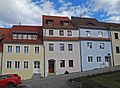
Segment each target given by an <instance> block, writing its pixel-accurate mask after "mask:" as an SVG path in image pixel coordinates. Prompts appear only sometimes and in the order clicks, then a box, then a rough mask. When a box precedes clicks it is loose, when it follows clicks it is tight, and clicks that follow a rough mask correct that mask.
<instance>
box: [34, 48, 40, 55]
mask: <svg viewBox="0 0 120 88" xmlns="http://www.w3.org/2000/svg"><path fill="white" fill-rule="evenodd" d="M39 51H40V50H39V46H35V54H39Z"/></svg>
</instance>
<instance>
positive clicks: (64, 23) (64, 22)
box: [61, 21, 69, 26]
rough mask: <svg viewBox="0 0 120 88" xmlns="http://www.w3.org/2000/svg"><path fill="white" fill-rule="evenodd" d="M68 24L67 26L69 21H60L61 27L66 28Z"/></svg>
mask: <svg viewBox="0 0 120 88" xmlns="http://www.w3.org/2000/svg"><path fill="white" fill-rule="evenodd" d="M68 24H69V21H61V25H62V26H68Z"/></svg>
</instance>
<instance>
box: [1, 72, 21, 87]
mask: <svg viewBox="0 0 120 88" xmlns="http://www.w3.org/2000/svg"><path fill="white" fill-rule="evenodd" d="M21 83H22V81H21V77H20V76H19V75H18V74H6V75H1V76H0V88H12V87H15V86H17V85H19V84H21Z"/></svg>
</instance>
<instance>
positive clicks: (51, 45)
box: [49, 43, 54, 51]
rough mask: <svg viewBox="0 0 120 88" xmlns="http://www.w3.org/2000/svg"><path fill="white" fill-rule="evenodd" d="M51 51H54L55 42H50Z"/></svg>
mask: <svg viewBox="0 0 120 88" xmlns="http://www.w3.org/2000/svg"><path fill="white" fill-rule="evenodd" d="M49 51H54V44H52V43H50V44H49Z"/></svg>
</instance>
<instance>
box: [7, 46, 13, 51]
mask: <svg viewBox="0 0 120 88" xmlns="http://www.w3.org/2000/svg"><path fill="white" fill-rule="evenodd" d="M9 47H11V48H10V49H9ZM12 48H13V46H12V45H8V46H7V53H12V51H13V50H12Z"/></svg>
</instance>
